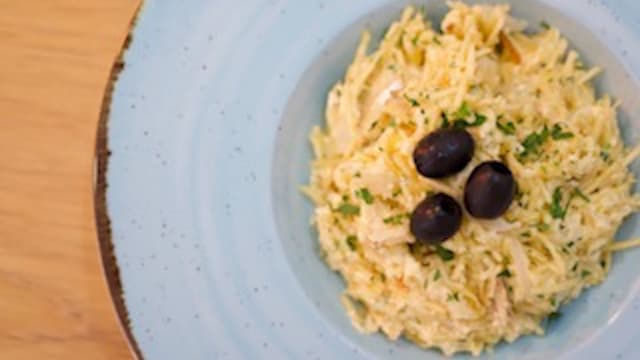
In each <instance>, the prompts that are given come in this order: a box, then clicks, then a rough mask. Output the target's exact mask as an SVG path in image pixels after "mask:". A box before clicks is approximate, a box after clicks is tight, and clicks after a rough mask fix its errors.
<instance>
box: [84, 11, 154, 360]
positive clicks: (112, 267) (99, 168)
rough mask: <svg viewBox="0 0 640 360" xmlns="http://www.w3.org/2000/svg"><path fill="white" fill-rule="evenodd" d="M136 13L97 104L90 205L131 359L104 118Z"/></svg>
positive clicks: (132, 342) (135, 350) (134, 347)
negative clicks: (111, 205)
mask: <svg viewBox="0 0 640 360" xmlns="http://www.w3.org/2000/svg"><path fill="white" fill-rule="evenodd" d="M139 14H140V7H139V8H138V9H137V10H136V14H135V16H134V17H133V20H132V21H131V24H130V25H129V34H128V35H127V38H126V39H125V41H124V44H123V46H122V49H121V50H120V54H119V55H118V57H117V59H116V61H115V62H114V63H113V66H112V67H111V72H110V75H109V80H108V82H107V85H106V88H105V91H104V96H103V98H102V105H101V108H100V117H99V119H98V128H97V132H96V147H95V158H94V170H95V178H94V186H93V196H94V207H95V209H94V210H95V219H96V229H97V235H98V243H99V245H100V258H101V262H102V266H103V269H104V274H105V277H106V280H107V285H108V287H109V294H110V295H111V300H112V303H113V306H114V310H115V312H116V315H117V317H118V322H119V323H120V329H121V330H122V332H123V333H124V335H125V336H126V340H127V343H128V345H129V349H130V350H131V353H132V355H133V358H134V359H142V358H143V356H142V352H141V351H140V347H139V346H138V343H137V342H136V339H135V338H134V336H133V332H132V331H131V321H130V318H129V312H128V310H127V307H126V304H125V301H124V292H123V289H122V282H121V281H120V270H119V269H118V264H117V261H116V257H115V254H114V251H113V249H114V247H113V241H112V237H111V219H110V218H109V213H108V210H107V197H106V191H107V170H108V165H109V156H110V155H111V151H110V150H109V144H108V139H107V136H108V134H107V130H108V121H109V114H110V110H111V100H112V95H113V91H114V88H115V83H116V81H117V80H118V76H119V75H120V72H121V71H122V70H123V69H124V67H125V63H124V59H123V55H124V52H125V51H126V50H127V49H128V48H129V45H130V44H131V39H132V31H133V28H134V27H135V25H136V21H137V19H138V15H139Z"/></svg>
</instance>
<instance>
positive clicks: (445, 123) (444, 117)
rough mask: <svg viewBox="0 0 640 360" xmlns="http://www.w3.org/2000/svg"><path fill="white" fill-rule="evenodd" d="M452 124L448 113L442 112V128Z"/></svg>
mask: <svg viewBox="0 0 640 360" xmlns="http://www.w3.org/2000/svg"><path fill="white" fill-rule="evenodd" d="M450 125H451V124H450V123H449V118H448V117H447V114H445V113H444V112H443V113H442V126H441V127H442V128H443V129H446V128H448V127H449V126H450Z"/></svg>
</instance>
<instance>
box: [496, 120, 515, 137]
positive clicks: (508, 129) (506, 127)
mask: <svg viewBox="0 0 640 360" xmlns="http://www.w3.org/2000/svg"><path fill="white" fill-rule="evenodd" d="M496 127H497V128H498V130H500V131H502V133H503V134H505V135H513V134H515V133H516V126H515V125H514V124H513V122H511V121H509V122H507V123H504V124H502V123H500V122H499V121H496Z"/></svg>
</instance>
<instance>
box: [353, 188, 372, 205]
mask: <svg viewBox="0 0 640 360" xmlns="http://www.w3.org/2000/svg"><path fill="white" fill-rule="evenodd" d="M356 197H359V198H360V199H362V200H364V202H365V203H367V204H369V205H371V204H373V195H371V193H370V192H369V189H367V188H362V189H360V190H356Z"/></svg>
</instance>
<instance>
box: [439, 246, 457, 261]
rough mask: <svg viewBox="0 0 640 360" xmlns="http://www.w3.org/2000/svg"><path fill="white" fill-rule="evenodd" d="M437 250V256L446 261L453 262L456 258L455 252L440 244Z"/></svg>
mask: <svg viewBox="0 0 640 360" xmlns="http://www.w3.org/2000/svg"><path fill="white" fill-rule="evenodd" d="M435 250H436V254H437V255H438V256H440V258H441V259H442V260H444V261H450V260H453V258H454V257H455V254H454V253H453V251H451V250H449V249H447V248H445V247H444V246H442V245H440V244H438V245H436V246H435Z"/></svg>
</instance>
